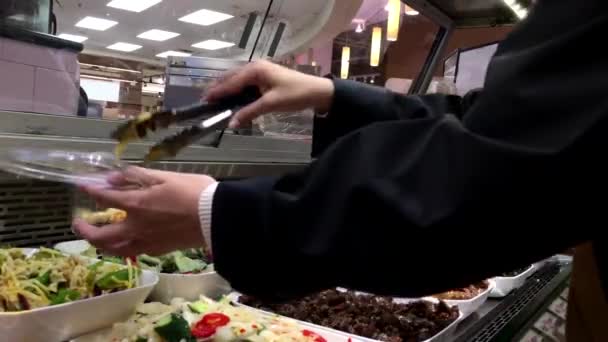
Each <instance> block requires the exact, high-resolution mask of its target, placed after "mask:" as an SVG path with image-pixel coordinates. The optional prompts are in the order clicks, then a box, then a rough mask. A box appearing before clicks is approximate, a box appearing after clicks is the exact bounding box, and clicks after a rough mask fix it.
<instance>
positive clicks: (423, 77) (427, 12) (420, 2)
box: [402, 0, 456, 94]
mask: <svg viewBox="0 0 608 342" xmlns="http://www.w3.org/2000/svg"><path fill="white" fill-rule="evenodd" d="M402 2H403V3H407V4H408V6H410V7H412V8H414V9H415V10H417V11H418V12H420V14H422V15H424V16H425V17H427V18H429V19H430V20H432V21H433V22H435V23H436V24H437V25H439V31H438V32H437V35H436V36H435V41H434V42H433V46H432V47H431V51H429V54H428V56H427V58H426V60H425V62H424V65H423V67H422V71H421V72H420V74H419V75H418V77H417V78H416V80H414V83H413V84H412V87H411V88H410V94H421V93H425V92H426V90H427V89H428V88H429V85H430V84H431V81H432V80H433V75H434V71H435V69H436V68H437V65H438V64H439V63H440V58H441V56H443V53H444V52H445V50H446V49H447V45H448V42H449V40H450V37H451V36H452V33H453V32H454V28H455V27H456V24H455V22H454V20H453V19H452V18H450V17H449V16H448V15H447V14H446V13H444V12H443V11H442V10H441V9H439V8H437V7H436V6H434V5H433V4H431V3H429V2H428V1H426V0H402Z"/></svg>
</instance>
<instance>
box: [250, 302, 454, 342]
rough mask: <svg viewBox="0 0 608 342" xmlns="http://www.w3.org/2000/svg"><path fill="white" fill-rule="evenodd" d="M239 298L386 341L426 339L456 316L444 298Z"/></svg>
mask: <svg viewBox="0 0 608 342" xmlns="http://www.w3.org/2000/svg"><path fill="white" fill-rule="evenodd" d="M239 301H240V302H241V303H243V304H245V305H249V306H252V307H255V308H258V309H262V310H266V311H271V312H274V313H277V314H279V315H283V316H287V317H291V318H295V319H298V320H301V321H307V322H310V323H314V324H318V325H322V326H325V327H329V328H332V329H336V330H341V331H344V332H347V333H350V334H354V335H359V336H363V337H368V338H372V339H376V340H381V341H387V342H418V341H424V340H426V339H429V338H431V337H433V336H434V335H436V334H437V333H439V332H440V331H441V330H443V329H444V328H445V327H447V326H448V325H450V324H451V323H452V322H454V321H455V320H456V319H457V318H458V309H457V308H456V307H453V308H450V307H448V306H447V305H446V304H445V303H444V302H440V303H439V304H433V303H430V302H428V301H417V302H413V303H408V304H397V303H394V302H393V300H392V299H391V298H387V297H377V296H371V295H358V294H355V293H354V292H342V291H338V290H327V291H324V292H321V293H318V294H315V295H312V296H308V297H305V298H303V299H300V300H295V301H291V302H287V303H281V304H268V303H262V302H261V301H259V300H257V299H255V298H252V297H249V296H242V297H241V298H240V299H239Z"/></svg>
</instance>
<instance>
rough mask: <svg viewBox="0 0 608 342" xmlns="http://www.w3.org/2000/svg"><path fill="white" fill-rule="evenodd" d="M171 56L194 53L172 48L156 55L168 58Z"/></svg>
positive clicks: (186, 55) (187, 55)
mask: <svg viewBox="0 0 608 342" xmlns="http://www.w3.org/2000/svg"><path fill="white" fill-rule="evenodd" d="M170 56H173V57H190V56H192V54H191V53H186V52H181V51H173V50H170V51H165V52H162V53H159V54H158V55H156V57H160V58H167V57H170Z"/></svg>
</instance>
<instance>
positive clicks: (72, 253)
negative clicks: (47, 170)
mask: <svg viewBox="0 0 608 342" xmlns="http://www.w3.org/2000/svg"><path fill="white" fill-rule="evenodd" d="M569 267H570V266H569V260H567V259H563V258H561V259H555V258H553V259H551V260H550V261H549V262H548V263H546V264H545V265H544V266H542V267H541V269H536V267H531V268H532V269H534V272H533V273H532V271H530V269H531V268H526V269H523V270H521V271H520V272H519V273H518V272H514V273H513V274H505V275H502V277H499V278H517V277H521V276H522V274H527V275H528V276H529V278H527V279H524V281H523V283H522V286H521V287H520V288H519V289H513V290H512V291H511V293H510V294H509V295H508V296H506V298H504V299H501V300H498V299H490V300H488V297H489V293H490V292H491V291H492V290H494V289H495V288H496V279H492V280H488V281H484V282H480V283H478V284H474V285H471V286H469V287H467V288H463V289H455V290H453V291H449V292H446V293H443V294H439V295H435V296H432V297H428V298H420V299H403V298H389V297H380V296H374V295H371V294H365V293H359V292H353V291H349V290H346V289H330V290H326V291H323V292H320V293H317V294H312V295H309V296H307V297H305V298H301V299H297V300H293V301H290V302H284V303H266V302H263V301H260V300H258V299H256V298H253V297H250V296H247V295H240V294H237V293H234V292H232V289H231V288H230V286H229V284H227V283H226V282H225V281H224V280H223V279H222V278H221V277H220V276H219V275H218V274H217V273H216V272H215V271H214V270H213V265H212V264H208V260H206V259H205V257H204V253H203V252H202V251H200V250H184V251H176V252H173V253H170V254H167V255H164V256H160V257H151V256H147V255H140V256H138V257H136V258H128V259H121V258H113V257H111V256H106V255H104V254H103V253H100V252H99V251H96V250H95V249H94V248H92V247H91V246H90V245H88V244H87V243H86V242H85V241H72V242H67V243H61V244H57V246H56V248H55V249H50V248H44V247H41V248H39V249H31V248H5V249H0V270H1V272H0V334H1V336H3V340H6V341H25V342H29V341H57V342H63V341H75V342H87V341H100V342H101V341H111V342H184V341H185V342H195V341H217V342H229V341H234V342H237V341H250V342H266V341H268V342H275V341H276V342H283V341H284V342H300V341H301V342H353V341H361V342H372V341H385V342H409V341H454V340H457V339H459V341H494V340H496V341H498V340H500V341H502V340H505V339H503V338H504V334H505V333H504V332H503V331H502V330H504V329H511V331H513V329H516V327H517V326H520V325H524V323H525V322H526V320H524V319H523V318H522V317H523V316H522V315H524V316H525V315H534V314H536V310H535V309H534V308H535V305H537V304H535V303H539V302H542V301H544V297H545V296H546V295H547V293H550V292H555V289H556V288H557V285H556V284H561V283H560V282H561V281H563V280H564V279H566V278H567V277H568V274H569ZM504 276H512V277H504ZM560 292H563V290H560ZM472 303H475V304H472ZM562 309H563V308H562ZM516 320H521V322H519V323H518V324H516V323H517V322H516ZM496 322H500V323H501V324H502V326H501V325H500V324H499V323H496ZM32 327H35V329H33V328H32ZM490 327H493V329H494V331H493V334H488V333H487V332H486V335H487V336H486V338H484V337H483V336H482V335H483V334H481V335H480V333H481V332H483V331H487V330H488V329H489V328H490ZM501 334H502V335H501ZM512 334H514V333H512ZM488 336H489V337H488ZM500 336H502V337H500ZM498 337H500V338H499V339H496V338H498Z"/></svg>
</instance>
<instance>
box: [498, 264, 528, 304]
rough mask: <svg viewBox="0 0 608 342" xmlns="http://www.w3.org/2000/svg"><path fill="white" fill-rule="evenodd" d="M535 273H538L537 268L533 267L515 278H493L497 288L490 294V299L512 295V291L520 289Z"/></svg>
mask: <svg viewBox="0 0 608 342" xmlns="http://www.w3.org/2000/svg"><path fill="white" fill-rule="evenodd" d="M534 272H536V268H535V267H534V265H532V266H530V267H529V268H528V269H527V270H526V271H525V272H523V273H521V274H519V275H517V276H515V277H496V278H492V281H494V284H496V286H495V287H494V288H493V289H492V292H490V298H502V297H504V296H506V295H508V294H509V293H511V291H513V290H515V289H518V288H520V287H521V286H522V285H523V284H524V283H525V282H526V279H528V277H529V276H531V275H532V274H533V273H534Z"/></svg>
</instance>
